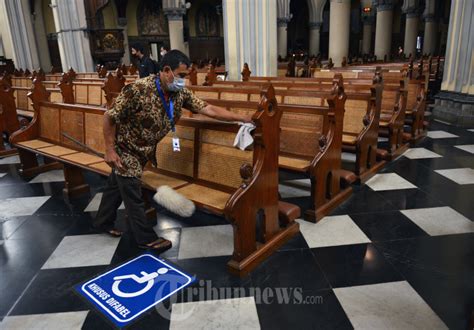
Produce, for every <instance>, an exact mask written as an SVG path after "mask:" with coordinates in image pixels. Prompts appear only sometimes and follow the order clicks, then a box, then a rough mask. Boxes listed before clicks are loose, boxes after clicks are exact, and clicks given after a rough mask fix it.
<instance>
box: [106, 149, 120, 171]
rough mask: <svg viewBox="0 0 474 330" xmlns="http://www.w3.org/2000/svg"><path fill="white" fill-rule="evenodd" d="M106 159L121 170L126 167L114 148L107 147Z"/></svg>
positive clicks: (110, 164) (111, 165) (113, 166)
mask: <svg viewBox="0 0 474 330" xmlns="http://www.w3.org/2000/svg"><path fill="white" fill-rule="evenodd" d="M104 160H105V162H106V163H107V164H109V166H110V167H112V168H116V169H119V170H123V169H124V168H123V165H122V161H121V160H120V157H119V155H118V154H117V152H116V151H115V149H113V148H111V149H107V151H106V152H105V155H104Z"/></svg>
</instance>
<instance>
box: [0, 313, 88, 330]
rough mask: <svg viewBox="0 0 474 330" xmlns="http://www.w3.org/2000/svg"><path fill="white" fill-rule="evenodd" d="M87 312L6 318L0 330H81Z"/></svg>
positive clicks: (0, 324) (0, 325)
mask: <svg viewBox="0 0 474 330" xmlns="http://www.w3.org/2000/svg"><path fill="white" fill-rule="evenodd" d="M88 313H89V311H81V312H67V313H48V314H33V315H18V316H7V317H5V318H4V319H3V321H2V322H1V323H0V329H5V330H9V329H12V330H13V329H15V330H17V329H28V330H36V329H37V330H44V329H48V330H56V329H57V330H63V329H78V330H79V329H81V328H82V324H83V323H84V321H85V319H86V317H87V314H88Z"/></svg>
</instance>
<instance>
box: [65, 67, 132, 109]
mask: <svg viewBox="0 0 474 330" xmlns="http://www.w3.org/2000/svg"><path fill="white" fill-rule="evenodd" d="M123 86H125V78H124V77H123V75H122V72H121V70H118V69H117V70H116V74H115V75H113V74H112V73H111V72H109V73H107V76H106V78H105V79H104V80H101V81H94V82H82V81H81V82H78V81H77V80H73V79H71V78H70V76H69V74H68V73H64V74H63V78H62V80H61V82H60V83H59V88H60V92H61V95H62V99H63V102H64V103H70V104H85V105H92V106H104V107H105V106H107V105H109V106H110V105H111V104H112V102H113V99H114V98H115V97H116V96H117V95H118V94H119V93H120V91H121V90H122V88H123Z"/></svg>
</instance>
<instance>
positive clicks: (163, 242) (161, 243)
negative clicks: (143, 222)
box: [138, 237, 173, 253]
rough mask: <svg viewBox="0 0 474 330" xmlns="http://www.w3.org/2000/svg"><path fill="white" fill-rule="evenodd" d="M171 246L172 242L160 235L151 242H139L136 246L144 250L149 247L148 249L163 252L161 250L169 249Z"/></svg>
mask: <svg viewBox="0 0 474 330" xmlns="http://www.w3.org/2000/svg"><path fill="white" fill-rule="evenodd" d="M172 246H173V244H172V243H171V241H169V240H167V239H165V238H163V237H160V238H158V239H157V240H155V241H153V242H151V243H148V244H139V245H138V247H139V248H140V249H144V250H147V249H150V250H153V251H155V252H157V253H163V252H165V251H167V250H169V249H171V247H172Z"/></svg>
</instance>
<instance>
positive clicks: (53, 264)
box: [42, 234, 120, 269]
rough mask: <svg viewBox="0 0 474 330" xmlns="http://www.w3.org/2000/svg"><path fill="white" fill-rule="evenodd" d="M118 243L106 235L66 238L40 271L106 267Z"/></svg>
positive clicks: (116, 239) (117, 240)
mask: <svg viewBox="0 0 474 330" xmlns="http://www.w3.org/2000/svg"><path fill="white" fill-rule="evenodd" d="M119 242H120V239H118V238H115V237H110V236H107V235H95V234H94V235H78V236H66V237H64V238H63V240H62V241H61V243H59V245H58V247H57V248H56V250H54V252H53V254H52V255H51V256H50V257H49V259H48V260H47V261H46V263H45V264H44V265H43V267H42V269H50V268H70V267H86V266H99V265H108V264H110V261H111V260H112V257H113V255H114V253H115V250H116V249H117V245H118V243H119Z"/></svg>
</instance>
